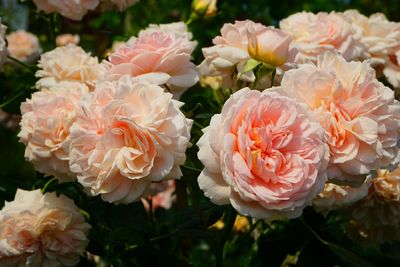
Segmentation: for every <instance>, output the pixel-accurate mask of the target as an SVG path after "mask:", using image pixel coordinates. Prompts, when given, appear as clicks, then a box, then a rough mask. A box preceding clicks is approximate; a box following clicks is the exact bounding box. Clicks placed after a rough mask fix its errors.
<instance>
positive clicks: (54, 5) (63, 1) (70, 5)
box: [33, 0, 100, 20]
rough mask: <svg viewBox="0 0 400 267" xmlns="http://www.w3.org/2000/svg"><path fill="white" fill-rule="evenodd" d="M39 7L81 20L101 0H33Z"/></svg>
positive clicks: (48, 11)
mask: <svg viewBox="0 0 400 267" xmlns="http://www.w3.org/2000/svg"><path fill="white" fill-rule="evenodd" d="M33 2H34V3H35V5H36V6H37V8H38V9H40V10H43V11H44V12H46V13H53V12H55V13H59V14H61V15H62V16H64V17H67V18H69V19H72V20H81V19H82V17H83V16H84V15H85V14H86V13H87V12H88V11H89V10H94V9H95V8H96V7H97V6H98V4H99V3H100V1H99V0H74V1H71V0H57V1H53V0H33Z"/></svg>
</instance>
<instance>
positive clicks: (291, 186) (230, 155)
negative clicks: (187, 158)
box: [197, 88, 329, 220]
mask: <svg viewBox="0 0 400 267" xmlns="http://www.w3.org/2000/svg"><path fill="white" fill-rule="evenodd" d="M203 132H204V134H203V136H202V137H201V138H200V140H199V142H198V143H197V145H198V146H199V149H200V150H199V152H198V157H199V159H200V160H201V162H202V163H203V164H204V166H205V168H204V169H203V171H202V172H201V174H200V176H199V177H198V183H199V186H200V189H201V190H203V192H204V194H205V196H207V197H208V198H210V199H211V201H212V202H213V203H215V204H217V205H224V204H229V203H230V204H231V205H232V206H233V207H234V208H235V209H236V210H237V211H238V212H239V213H240V214H243V215H246V216H251V217H254V218H261V219H266V220H273V219H279V218H282V217H283V218H295V217H298V216H300V215H301V213H302V211H303V208H304V207H305V206H307V205H310V204H311V201H312V199H313V198H314V197H315V196H316V195H317V194H318V193H320V192H321V191H322V189H323V187H324V184H325V181H326V165H327V161H328V158H327V157H328V156H329V152H328V149H327V147H326V145H325V143H324V136H323V135H324V131H323V129H322V127H321V126H320V124H319V123H318V121H317V120H316V118H314V117H313V116H312V115H311V114H310V112H309V111H308V110H307V109H306V108H305V107H304V106H302V105H300V104H297V103H296V102H295V100H292V99H290V98H287V97H285V96H280V95H278V94H277V93H275V92H270V91H268V90H267V91H264V92H259V91H256V90H250V89H248V88H244V89H241V90H239V91H238V92H236V93H234V94H233V95H231V97H230V98H229V99H228V101H227V102H226V103H225V105H224V107H223V108H222V113H221V114H216V115H214V116H213V117H212V119H211V122H210V126H208V127H206V128H205V129H203Z"/></svg>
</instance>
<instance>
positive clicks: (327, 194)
mask: <svg viewBox="0 0 400 267" xmlns="http://www.w3.org/2000/svg"><path fill="white" fill-rule="evenodd" d="M370 186H371V180H370V179H367V180H366V181H365V182H364V183H363V184H362V185H361V186H360V187H350V186H348V185H336V184H333V183H326V184H325V187H324V191H322V192H321V193H320V194H319V195H318V196H317V197H316V198H315V199H314V201H313V206H314V208H315V210H317V211H318V212H321V213H323V214H327V213H328V212H329V211H332V210H336V209H342V208H345V207H347V206H349V205H351V204H353V203H355V202H357V201H358V200H360V199H362V198H364V197H365V196H366V195H367V194H368V189H369V187H370Z"/></svg>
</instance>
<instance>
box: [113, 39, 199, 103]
mask: <svg viewBox="0 0 400 267" xmlns="http://www.w3.org/2000/svg"><path fill="white" fill-rule="evenodd" d="M193 49H194V45H193V42H191V41H189V40H188V39H187V38H185V37H179V36H178V35H176V34H174V33H167V32H164V31H148V32H142V33H141V34H140V35H139V37H138V38H131V39H130V40H129V41H128V42H127V43H126V45H125V46H123V47H121V48H118V49H117V50H116V51H115V52H114V53H111V54H110V55H109V58H108V62H106V65H107V66H108V77H109V78H110V79H118V78H119V77H121V76H123V75H129V76H132V77H137V78H140V79H145V80H148V81H150V82H153V83H156V84H158V85H163V84H166V85H167V87H168V88H169V90H171V91H172V92H173V93H174V95H175V97H176V98H178V97H179V96H180V95H181V94H182V93H183V92H184V91H185V90H186V89H187V88H189V87H191V86H193V85H195V84H196V83H197V82H198V80H199V74H198V71H197V69H196V66H195V65H194V64H193V63H192V62H191V61H190V58H191V53H192V52H193Z"/></svg>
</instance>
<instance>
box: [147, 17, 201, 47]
mask: <svg viewBox="0 0 400 267" xmlns="http://www.w3.org/2000/svg"><path fill="white" fill-rule="evenodd" d="M159 31H162V32H166V33H169V34H174V35H175V36H176V37H181V38H185V39H187V40H188V41H191V44H192V46H193V48H192V49H193V50H194V49H195V47H196V44H197V42H196V41H192V38H193V34H192V33H191V32H190V31H189V30H188V27H187V26H186V24H185V23H184V22H182V21H180V22H172V23H166V24H150V25H149V26H148V27H147V28H146V29H144V30H141V31H140V32H139V36H140V35H142V34H145V33H152V32H159Z"/></svg>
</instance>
